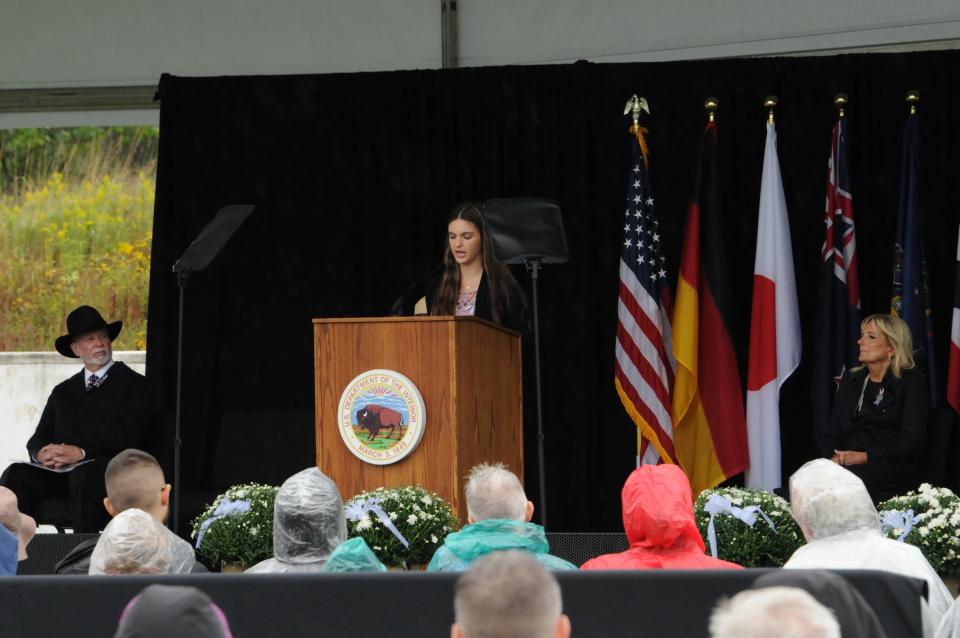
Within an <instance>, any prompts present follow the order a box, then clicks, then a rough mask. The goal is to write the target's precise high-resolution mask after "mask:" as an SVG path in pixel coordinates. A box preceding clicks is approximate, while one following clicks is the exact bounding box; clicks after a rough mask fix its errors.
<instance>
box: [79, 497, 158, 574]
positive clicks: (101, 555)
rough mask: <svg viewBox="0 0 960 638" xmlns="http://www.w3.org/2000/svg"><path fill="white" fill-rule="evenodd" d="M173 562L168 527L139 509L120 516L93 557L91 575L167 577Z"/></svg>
mask: <svg viewBox="0 0 960 638" xmlns="http://www.w3.org/2000/svg"><path fill="white" fill-rule="evenodd" d="M172 561H173V558H172V554H171V552H170V539H169V538H167V534H166V528H165V527H164V526H163V525H161V524H160V523H158V522H157V521H156V520H154V518H153V517H152V516H150V515H149V514H147V513H146V512H144V511H143V510H139V509H129V510H125V511H123V512H120V513H119V514H117V516H116V517H114V519H113V520H112V521H110V523H109V524H108V525H107V527H106V529H104V530H103V534H101V535H100V540H98V541H97V546H96V547H94V548H93V554H91V555H90V571H89V574H90V575H91V576H98V575H104V574H106V575H117V574H163V573H166V572H168V571H169V570H170V565H171V563H172Z"/></svg>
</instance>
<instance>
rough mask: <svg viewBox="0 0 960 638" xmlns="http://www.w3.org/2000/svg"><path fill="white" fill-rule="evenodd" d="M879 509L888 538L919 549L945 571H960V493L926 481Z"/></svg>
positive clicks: (886, 502)
mask: <svg viewBox="0 0 960 638" xmlns="http://www.w3.org/2000/svg"><path fill="white" fill-rule="evenodd" d="M877 510H878V511H879V512H880V516H881V519H882V522H883V531H884V533H885V534H886V535H887V537H889V538H893V539H896V540H901V541H903V542H905V543H909V544H911V545H914V546H916V547H917V548H919V549H920V551H921V552H923V555H924V556H925V557H926V559H927V561H929V562H930V565H931V566H933V568H934V569H935V570H937V571H938V572H940V573H941V574H950V575H957V574H960V496H957V495H956V494H954V493H953V492H952V491H950V490H949V489H947V488H945V487H933V486H932V485H930V484H929V483H924V484H923V485H921V486H920V489H919V490H917V491H910V492H907V493H906V494H904V495H903V496H894V497H893V498H891V499H889V500H886V501H884V502H882V503H880V505H879V506H877Z"/></svg>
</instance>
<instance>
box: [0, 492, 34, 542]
mask: <svg viewBox="0 0 960 638" xmlns="http://www.w3.org/2000/svg"><path fill="white" fill-rule="evenodd" d="M0 525H2V526H3V527H5V528H6V529H7V530H9V531H10V533H11V534H13V535H14V536H15V537H16V539H17V560H25V559H26V558H27V545H29V544H30V541H31V539H33V535H34V534H36V532H37V523H36V522H35V521H34V520H33V518H32V517H30V516H27V515H26V514H21V513H20V509H19V507H18V503H17V495H16V494H14V493H13V492H12V491H11V490H9V489H7V488H6V487H2V486H0Z"/></svg>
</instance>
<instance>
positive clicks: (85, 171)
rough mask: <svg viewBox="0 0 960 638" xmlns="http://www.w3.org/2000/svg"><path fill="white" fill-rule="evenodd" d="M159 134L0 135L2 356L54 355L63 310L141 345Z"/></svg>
mask: <svg viewBox="0 0 960 638" xmlns="http://www.w3.org/2000/svg"><path fill="white" fill-rule="evenodd" d="M156 148H157V129H155V128H141V127H136V128H134V127H122V128H113V129H89V128H85V129H60V130H47V129H25V130H19V131H2V132H0V351H26V350H52V349H53V340H54V339H55V338H56V337H57V336H58V335H60V334H63V332H65V325H64V320H65V317H66V315H67V313H68V312H69V311H70V310H71V309H73V308H74V307H76V306H78V305H81V304H89V305H92V306H95V307H96V308H98V309H99V310H100V312H101V313H102V314H103V315H104V318H106V319H107V321H112V320H115V319H122V320H123V321H124V329H123V332H121V334H120V336H119V337H118V339H117V341H116V342H115V343H114V347H115V348H116V349H118V350H126V349H142V348H143V347H144V344H145V341H146V315H147V290H148V284H149V267H150V241H151V227H152V223H153V199H154V178H153V175H154V171H155V164H156Z"/></svg>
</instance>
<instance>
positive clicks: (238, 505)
mask: <svg viewBox="0 0 960 638" xmlns="http://www.w3.org/2000/svg"><path fill="white" fill-rule="evenodd" d="M249 511H250V501H248V500H246V499H244V500H239V501H231V500H230V499H228V498H225V499H223V500H222V501H220V504H219V505H217V509H215V510H213V516H211V517H210V518H208V519H207V520H205V521H203V522H202V523H201V524H200V531H199V532H197V544H196V547H197V549H199V548H200V541H202V540H203V535H204V534H206V533H207V528H208V527H210V526H211V525H213V523H214V521H218V520H220V519H221V518H223V517H224V516H230V515H231V514H242V513H243V512H249Z"/></svg>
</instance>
